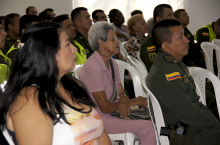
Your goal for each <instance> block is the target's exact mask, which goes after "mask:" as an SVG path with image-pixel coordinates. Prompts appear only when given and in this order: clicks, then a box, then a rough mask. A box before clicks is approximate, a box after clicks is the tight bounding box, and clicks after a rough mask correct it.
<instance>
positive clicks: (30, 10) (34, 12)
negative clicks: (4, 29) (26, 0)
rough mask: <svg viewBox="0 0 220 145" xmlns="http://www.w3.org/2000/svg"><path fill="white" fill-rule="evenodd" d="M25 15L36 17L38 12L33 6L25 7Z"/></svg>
mask: <svg viewBox="0 0 220 145" xmlns="http://www.w3.org/2000/svg"><path fill="white" fill-rule="evenodd" d="M26 15H36V16H38V11H37V9H36V8H35V7H34V6H30V7H27V9H26Z"/></svg>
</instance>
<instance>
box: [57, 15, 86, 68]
mask: <svg viewBox="0 0 220 145" xmlns="http://www.w3.org/2000/svg"><path fill="white" fill-rule="evenodd" d="M53 22H55V23H58V24H59V25H60V26H61V27H62V28H63V30H64V31H65V32H66V34H67V35H68V36H69V38H70V42H71V43H72V44H73V45H74V46H75V47H76V48H77V51H76V52H75V55H76V65H80V64H84V63H85V62H86V60H87V59H86V52H85V49H84V48H83V47H82V45H80V44H79V43H78V42H77V41H75V40H74V38H75V37H76V32H75V28H74V26H73V22H72V20H71V19H70V17H69V16H68V15H66V14H63V15H59V16H57V17H55V18H54V19H53Z"/></svg>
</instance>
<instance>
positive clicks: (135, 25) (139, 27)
mask: <svg viewBox="0 0 220 145" xmlns="http://www.w3.org/2000/svg"><path fill="white" fill-rule="evenodd" d="M127 27H128V31H129V34H130V35H138V36H139V35H140V36H139V37H143V36H144V34H145V33H147V32H148V29H147V24H146V22H145V20H144V17H143V15H140V14H136V15H134V16H132V17H131V18H130V19H128V21H127Z"/></svg>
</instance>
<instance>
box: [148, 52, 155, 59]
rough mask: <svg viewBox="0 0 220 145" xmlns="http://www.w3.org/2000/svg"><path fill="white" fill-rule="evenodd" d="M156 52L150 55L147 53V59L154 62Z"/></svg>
mask: <svg viewBox="0 0 220 145" xmlns="http://www.w3.org/2000/svg"><path fill="white" fill-rule="evenodd" d="M156 55H157V54H156V52H152V53H149V59H150V60H151V61H154V60H155V58H156Z"/></svg>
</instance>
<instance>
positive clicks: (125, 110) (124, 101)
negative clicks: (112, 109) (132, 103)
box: [118, 96, 130, 119]
mask: <svg viewBox="0 0 220 145" xmlns="http://www.w3.org/2000/svg"><path fill="white" fill-rule="evenodd" d="M118 113H120V117H121V118H123V119H126V118H127V116H128V115H130V108H129V104H128V97H127V96H123V97H121V98H120V100H119V103H118Z"/></svg>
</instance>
